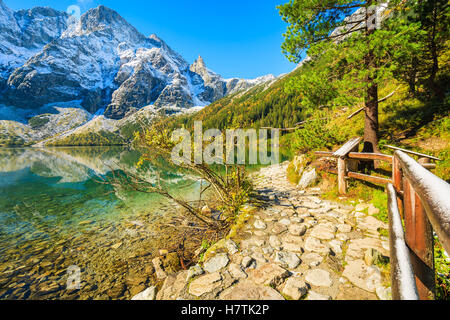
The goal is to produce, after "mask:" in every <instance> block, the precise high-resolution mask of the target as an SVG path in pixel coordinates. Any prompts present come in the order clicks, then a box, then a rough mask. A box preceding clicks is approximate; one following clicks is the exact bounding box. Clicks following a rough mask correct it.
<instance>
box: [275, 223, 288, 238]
mask: <svg viewBox="0 0 450 320" xmlns="http://www.w3.org/2000/svg"><path fill="white" fill-rule="evenodd" d="M287 229H288V228H287V226H286V225H284V224H281V223H275V225H274V226H273V228H272V233H273V234H275V235H278V234H280V233H283V232H285V231H286V230H287Z"/></svg>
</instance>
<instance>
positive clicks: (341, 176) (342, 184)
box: [337, 157, 347, 194]
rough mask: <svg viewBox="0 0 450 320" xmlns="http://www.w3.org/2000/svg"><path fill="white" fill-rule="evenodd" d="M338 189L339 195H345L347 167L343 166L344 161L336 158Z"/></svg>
mask: <svg viewBox="0 0 450 320" xmlns="http://www.w3.org/2000/svg"><path fill="white" fill-rule="evenodd" d="M337 161H338V187H339V193H340V194H347V180H346V179H345V177H346V175H347V167H346V164H345V159H344V158H341V157H339V158H338V160H337Z"/></svg>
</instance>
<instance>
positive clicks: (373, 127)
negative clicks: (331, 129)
mask: <svg viewBox="0 0 450 320" xmlns="http://www.w3.org/2000/svg"><path fill="white" fill-rule="evenodd" d="M374 19H376V17H375V15H374V12H373V11H372V12H370V10H369V9H368V8H367V9H366V35H367V45H368V46H370V35H371V34H372V33H374V32H375V28H376V20H374ZM365 60H366V66H367V68H368V71H369V76H368V77H367V79H366V81H367V91H366V97H365V115H366V116H365V122H364V149H363V152H375V153H378V152H380V151H379V149H378V128H379V124H378V85H377V83H376V82H375V76H374V74H373V73H374V71H375V70H376V61H375V54H374V52H373V51H372V50H369V52H368V54H367V56H366V59H365ZM374 167H375V163H374V162H371V163H368V164H367V166H366V169H373V168H374Z"/></svg>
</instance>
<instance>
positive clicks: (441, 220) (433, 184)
mask: <svg viewBox="0 0 450 320" xmlns="http://www.w3.org/2000/svg"><path fill="white" fill-rule="evenodd" d="M395 157H396V158H397V159H398V161H399V164H400V167H401V169H402V172H403V175H404V176H405V177H406V178H407V179H408V180H409V182H410V183H411V186H412V187H413V188H414V190H415V192H416V193H417V195H418V196H419V198H420V200H421V201H422V204H423V206H424V208H425V212H426V213H427V216H428V219H429V220H430V222H431V224H432V226H433V229H434V230H435V231H436V233H437V235H438V237H439V240H440V241H441V243H442V245H443V246H444V248H445V250H446V251H447V252H450V185H449V184H448V183H447V182H445V181H444V180H442V179H441V178H439V177H437V176H435V175H434V174H433V173H431V172H430V171H428V170H427V169H425V168H423V167H422V166H421V165H420V164H419V163H417V162H416V161H415V160H414V159H412V158H411V157H409V156H408V155H406V154H405V153H404V152H402V151H396V152H395Z"/></svg>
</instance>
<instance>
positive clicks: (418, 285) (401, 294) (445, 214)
mask: <svg viewBox="0 0 450 320" xmlns="http://www.w3.org/2000/svg"><path fill="white" fill-rule="evenodd" d="M360 140H361V139H356V138H355V139H352V140H350V141H349V142H347V143H346V144H345V145H344V146H343V147H342V148H340V149H339V150H338V151H336V152H334V153H332V152H323V151H321V152H317V153H316V154H317V155H319V156H328V157H335V158H337V162H338V163H337V167H338V169H337V170H328V171H329V172H332V173H337V174H338V181H339V192H340V193H342V194H345V193H346V192H347V185H346V180H347V179H350V178H355V179H360V180H364V181H368V182H371V183H376V184H383V185H385V186H386V191H387V194H388V212H389V242H390V260H391V289H392V298H393V299H395V300H415V299H421V300H427V299H433V298H434V297H435V270H434V243H433V240H434V238H433V230H434V231H435V232H436V234H437V236H438V238H439V241H440V242H441V243H442V245H443V247H444V249H445V250H446V251H447V253H450V185H449V184H448V183H447V182H445V181H444V180H442V179H440V178H439V177H437V176H435V175H434V174H433V173H431V172H430V171H428V170H427V169H433V168H435V167H436V165H435V164H432V163H430V160H440V159H438V158H435V157H432V156H428V155H424V154H420V153H416V152H412V151H408V150H404V149H400V148H396V147H391V146H389V147H390V148H392V149H395V150H396V151H395V153H394V155H393V156H390V155H385V154H373V153H359V152H357V148H358V145H359V142H360ZM406 152H408V153H410V154H414V155H416V156H418V157H420V159H419V162H416V161H415V160H414V159H413V158H411V157H410V156H408V155H407V154H406ZM354 160H356V161H358V160H362V161H367V160H379V161H386V162H389V163H392V178H391V179H387V178H381V177H375V176H369V175H365V174H361V173H357V172H354V171H352V170H355V168H356V167H357V163H354V162H353V161H354ZM402 220H403V222H402ZM403 225H404V227H403Z"/></svg>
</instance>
